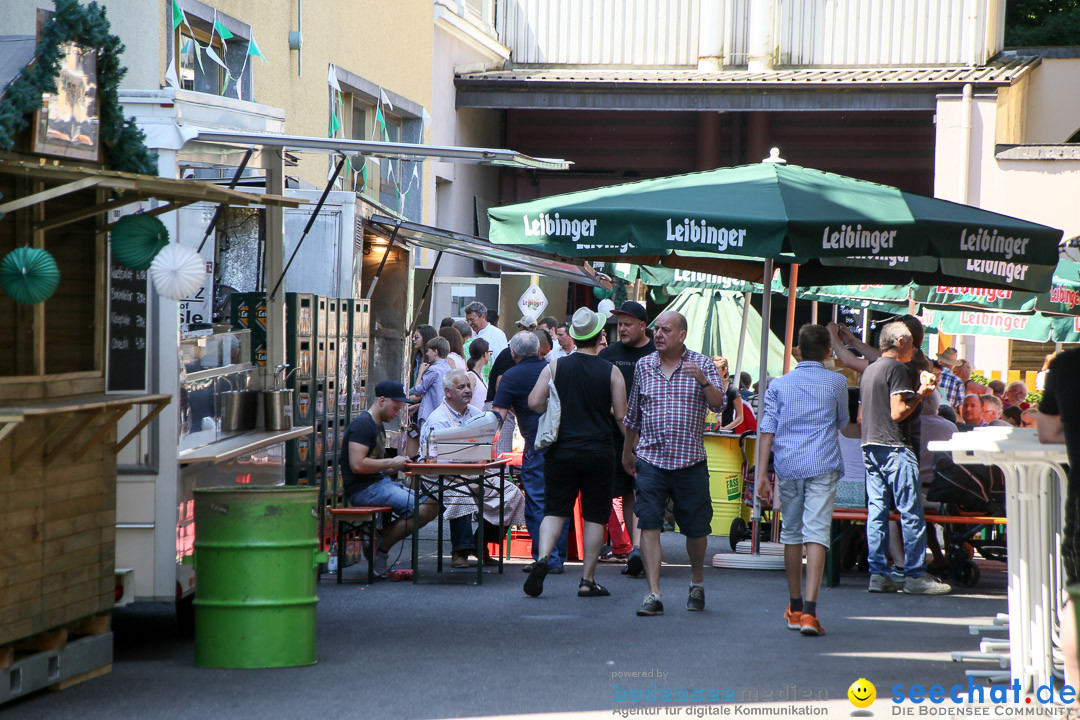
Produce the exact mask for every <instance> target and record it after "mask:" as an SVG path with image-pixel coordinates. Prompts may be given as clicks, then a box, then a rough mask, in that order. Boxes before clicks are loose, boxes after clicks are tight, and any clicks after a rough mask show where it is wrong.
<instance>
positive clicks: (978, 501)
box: [926, 454, 1006, 588]
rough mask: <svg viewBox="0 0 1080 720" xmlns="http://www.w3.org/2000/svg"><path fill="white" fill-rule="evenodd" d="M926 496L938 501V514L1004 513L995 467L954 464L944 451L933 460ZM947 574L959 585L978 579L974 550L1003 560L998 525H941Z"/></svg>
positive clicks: (999, 475)
mask: <svg viewBox="0 0 1080 720" xmlns="http://www.w3.org/2000/svg"><path fill="white" fill-rule="evenodd" d="M926 499H927V500H928V501H930V502H937V503H941V514H942V515H951V516H963V515H982V516H989V517H1005V509H1004V508H1005V478H1004V476H1003V475H1002V473H1001V470H999V469H998V468H996V467H992V466H986V465H957V464H956V463H954V462H953V459H952V458H951V457H950V456H949V455H947V454H941V455H940V456H938V457H937V458H936V459H935V460H934V478H933V480H932V481H931V482H930V484H929V486H928V487H927V490H926ZM942 530H943V535H944V539H945V547H944V548H943V550H944V552H945V558H946V560H947V561H948V563H949V577H950V578H951V579H952V581H953V582H954V583H956V584H957V585H960V586H961V587H965V588H970V587H974V586H975V585H976V584H977V583H978V582H979V566H978V565H976V564H975V562H974V561H973V560H972V556H973V555H974V552H975V551H978V553H979V554H980V555H982V556H983V557H984V558H986V559H987V560H998V561H1002V562H1003V561H1005V559H1006V537H1005V528H1004V526H1002V525H991V524H958V523H947V524H945V526H944V527H943V528H942Z"/></svg>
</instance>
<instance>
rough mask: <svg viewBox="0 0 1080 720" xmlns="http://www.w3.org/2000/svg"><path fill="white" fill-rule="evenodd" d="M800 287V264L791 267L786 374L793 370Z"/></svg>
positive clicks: (788, 291) (786, 331) (785, 326)
mask: <svg viewBox="0 0 1080 720" xmlns="http://www.w3.org/2000/svg"><path fill="white" fill-rule="evenodd" d="M798 287H799V264H798V263H794V264H792V266H791V278H790V280H789V282H788V289H787V320H786V321H785V323H784V374H785V375H787V373H788V370H790V369H791V345H792V341H793V340H794V338H795V290H796V289H797V288H798Z"/></svg>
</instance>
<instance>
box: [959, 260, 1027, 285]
mask: <svg viewBox="0 0 1080 720" xmlns="http://www.w3.org/2000/svg"><path fill="white" fill-rule="evenodd" d="M964 269H966V270H968V271H969V272H977V273H986V274H987V275H997V276H998V277H1002V278H1005V281H1006V282H1012V281H1013V280H1023V279H1024V276H1025V275H1027V271H1028V266H1027V265H1020V264H1019V263H1011V262H1005V261H1004V260H968V261H966V262H965V263H964Z"/></svg>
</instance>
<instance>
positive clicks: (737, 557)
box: [712, 260, 784, 570]
mask: <svg viewBox="0 0 1080 720" xmlns="http://www.w3.org/2000/svg"><path fill="white" fill-rule="evenodd" d="M764 274H765V292H763V293H762V296H761V355H760V356H759V362H758V393H757V417H758V422H759V423H760V422H761V418H762V417H763V416H764V412H765V389H766V386H767V385H768V377H769V337H770V333H769V320H770V318H771V316H772V293H771V292H769V288H771V287H772V286H771V284H770V283H771V282H772V276H773V261H772V260H766V261H765V273H764ZM747 306H749V303H747ZM754 479H755V482H769V458H768V457H764V458H763V457H762V446H761V443H760V442H758V443H756V444H755V446H754ZM760 525H761V500H760V499H758V495H757V492H754V509H753V512H752V514H751V516H750V554H749V555H742V554H739V553H717V554H716V555H714V556H713V562H712V564H713V567H718V568H723V567H726V568H740V569H744V570H783V569H784V558H783V556H782V555H762V554H761V547H760V543H759V542H758V528H759V527H760Z"/></svg>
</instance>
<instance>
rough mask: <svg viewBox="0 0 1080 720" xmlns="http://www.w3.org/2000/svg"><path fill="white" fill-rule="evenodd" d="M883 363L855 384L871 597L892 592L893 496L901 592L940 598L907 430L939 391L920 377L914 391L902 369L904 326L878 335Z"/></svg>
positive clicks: (928, 376)
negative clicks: (929, 569) (930, 568)
mask: <svg viewBox="0 0 1080 720" xmlns="http://www.w3.org/2000/svg"><path fill="white" fill-rule="evenodd" d="M878 345H879V347H880V348H881V357H879V358H878V359H877V360H875V361H874V362H872V363H870V365H869V366H868V367H867V368H866V372H865V373H863V377H862V382H861V383H860V384H859V392H860V401H861V402H862V416H863V422H862V451H863V462H864V463H865V465H866V495H867V505H866V544H867V549H868V553H867V554H868V557H869V561H870V587H869V588H868V589H869V591H870V592H875V593H881V592H896V591H897V589H898V586H897V584H896V582H894V581H893V579H892V578H891V577H890V572H889V567H888V565H887V561H886V557H885V556H886V552H887V550H888V547H889V503H888V497H889V496H890V495H891V496H892V499H893V503H894V504H895V506H896V510H897V512H898V513H900V529H901V534H902V536H903V540H904V592H905V593H909V594H911V595H942V594H944V593H947V592H949V591H950V590H951V589H952V588H951V587H949V586H948V585H946V584H945V583H942V582H938V581H937V580H935V579H934V578H932V577H930V576H929V575H927V574H926V520H925V518H924V517H923V508H922V497H921V494H920V492H919V491H920V485H919V460H918V458H917V457H916V455H915V450H914V446H913V440H912V432H911V429H910V427H909V425H910V424H911V423H912V422H918V421H919V418H918V417H917V416H915V410H916V409H917V408H918V407H919V403H920V401H921V400H922V399H923V398H924V397H926V396H928V395H930V394H931V393H933V392H936V391H937V380H936V378H935V377H934V375H933V373H929V372H925V371H924V372H922V373H921V374H920V377H919V389H918V390H917V391H916V390H913V389H912V381H911V373H910V372H909V370H908V368H906V367H905V366H904V363H906V362H909V361H910V360H911V358H912V356H913V355H914V353H915V346H914V344H913V342H912V337H911V331H910V330H909V329H908V328H907V326H905V325H904V324H903V323H902V322H892V323H889V324H888V325H886V326H885V327H884V328H882V330H881V337H880V339H879V343H878Z"/></svg>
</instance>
